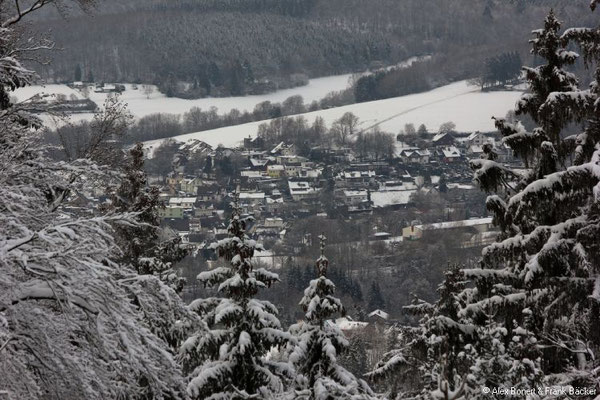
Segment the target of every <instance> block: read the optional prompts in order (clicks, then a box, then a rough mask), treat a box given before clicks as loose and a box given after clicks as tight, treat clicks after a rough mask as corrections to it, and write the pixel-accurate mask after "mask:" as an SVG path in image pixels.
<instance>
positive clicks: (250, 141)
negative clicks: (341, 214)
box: [244, 135, 265, 149]
mask: <svg viewBox="0 0 600 400" xmlns="http://www.w3.org/2000/svg"><path fill="white" fill-rule="evenodd" d="M264 142H265V141H264V139H263V138H261V137H260V136H255V137H252V136H250V135H248V137H247V138H244V148H245V149H260V148H262V147H263V145H264Z"/></svg>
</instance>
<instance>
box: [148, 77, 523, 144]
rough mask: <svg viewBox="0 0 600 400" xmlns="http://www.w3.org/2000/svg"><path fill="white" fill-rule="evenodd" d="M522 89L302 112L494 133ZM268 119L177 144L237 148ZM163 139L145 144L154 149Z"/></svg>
mask: <svg viewBox="0 0 600 400" xmlns="http://www.w3.org/2000/svg"><path fill="white" fill-rule="evenodd" d="M521 94H522V93H521V92H520V91H498V92H489V93H482V92H480V91H479V90H478V89H477V88H476V87H473V86H469V85H468V84H467V82H466V81H461V82H457V83H453V84H450V85H447V86H444V87H440V88H438V89H434V90H431V91H429V92H425V93H419V94H414V95H408V96H402V97H396V98H392V99H386V100H378V101H372V102H367V103H360V104H352V105H349V106H345V107H337V108H332V109H329V110H320V111H315V112H310V113H306V114H303V116H304V117H305V118H306V119H307V120H308V121H309V122H312V121H313V120H314V119H315V118H316V117H317V116H320V117H323V119H324V120H325V123H326V124H327V125H330V124H331V123H332V122H333V121H334V120H336V119H338V118H340V117H341V116H342V115H343V114H344V113H346V112H352V113H353V114H355V115H356V116H358V118H359V122H360V124H359V129H361V130H368V129H371V128H373V127H375V126H378V127H379V128H381V130H383V131H384V132H389V133H394V134H396V133H398V132H399V131H400V130H401V129H403V128H404V125H405V124H407V123H413V124H415V125H420V124H425V125H426V126H427V128H428V129H429V130H430V132H434V131H436V130H437V129H438V128H439V126H440V125H441V124H443V123H444V122H448V121H452V122H454V123H455V124H456V129H457V130H458V131H465V132H472V131H484V132H485V131H492V130H494V123H493V121H492V119H491V117H492V116H504V115H505V114H506V112H507V111H508V110H510V109H512V108H513V107H514V104H515V102H516V101H517V100H518V98H519V97H520V96H521ZM264 122H269V121H258V122H251V123H248V124H243V125H236V126H229V127H225V128H220V129H214V130H209V131H203V132H197V133H190V134H186V135H181V136H175V137H173V139H175V140H177V141H181V142H184V141H187V140H190V139H198V140H202V141H204V142H206V143H208V144H210V145H211V146H214V147H216V146H218V145H223V146H226V147H227V146H236V145H238V144H239V143H240V142H241V141H242V140H243V139H244V138H246V137H248V136H256V133H257V130H258V126H259V125H260V124H261V123H264ZM162 141H163V140H153V141H149V142H146V143H145V146H146V148H148V149H150V150H152V149H154V148H156V147H157V146H158V144H160V143H161V142H162Z"/></svg>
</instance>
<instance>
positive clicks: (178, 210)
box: [158, 205, 183, 219]
mask: <svg viewBox="0 0 600 400" xmlns="http://www.w3.org/2000/svg"><path fill="white" fill-rule="evenodd" d="M158 216H159V217H161V218H165V219H180V218H183V207H180V206H171V205H169V206H165V207H164V208H159V209H158Z"/></svg>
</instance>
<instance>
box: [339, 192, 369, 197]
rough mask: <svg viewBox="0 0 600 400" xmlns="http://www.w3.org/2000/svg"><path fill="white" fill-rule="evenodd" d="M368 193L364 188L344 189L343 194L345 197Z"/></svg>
mask: <svg viewBox="0 0 600 400" xmlns="http://www.w3.org/2000/svg"><path fill="white" fill-rule="evenodd" d="M367 195H368V193H367V191H366V190H344V196H346V197H358V196H361V197H362V196H367Z"/></svg>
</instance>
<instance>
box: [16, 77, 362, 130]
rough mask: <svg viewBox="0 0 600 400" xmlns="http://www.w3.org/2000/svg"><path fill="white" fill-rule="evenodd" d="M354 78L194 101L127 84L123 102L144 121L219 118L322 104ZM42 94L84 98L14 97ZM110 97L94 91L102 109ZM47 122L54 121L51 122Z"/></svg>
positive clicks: (64, 89)
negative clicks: (261, 107) (211, 113)
mask: <svg viewBox="0 0 600 400" xmlns="http://www.w3.org/2000/svg"><path fill="white" fill-rule="evenodd" d="M351 77H352V75H351V74H345V75H335V76H329V77H325V78H316V79H311V80H310V81H309V83H308V85H306V86H299V87H296V88H292V89H284V90H279V91H276V92H273V93H268V94H264V95H252V96H238V97H215V98H211V97H207V98H203V99H194V100H187V99H179V98H175V97H166V96H165V95H164V94H162V93H160V92H159V91H158V89H156V87H154V91H153V93H152V94H150V96H149V98H148V96H146V95H145V94H144V93H143V91H142V89H141V87H142V85H138V87H139V89H137V90H133V89H132V85H131V84H125V88H126V90H125V92H123V93H122V94H121V95H120V98H121V100H122V101H124V102H125V103H127V107H128V109H129V111H130V112H131V114H132V115H133V116H134V117H136V118H141V117H144V116H146V115H150V114H154V113H170V114H183V113H185V112H187V111H188V110H189V109H190V108H192V107H200V108H201V109H203V110H208V109H210V108H211V107H217V109H218V113H219V114H225V113H228V112H229V111H231V110H232V109H234V108H237V109H238V110H240V111H242V112H243V111H249V112H251V111H252V110H253V109H254V107H255V106H256V105H257V104H258V103H261V102H263V101H271V102H283V101H284V100H285V99H287V98H288V97H290V96H295V95H300V96H302V97H303V98H304V102H305V104H310V102H312V101H313V100H317V101H318V100H321V99H322V98H324V97H325V96H326V95H327V94H328V93H330V92H332V91H340V90H344V89H346V88H347V87H348V84H349V79H351ZM39 93H44V94H64V95H66V96H67V97H71V95H74V96H76V97H77V98H78V99H82V98H83V95H82V93H81V91H79V90H75V89H71V88H70V87H68V86H67V85H44V86H41V85H36V86H28V87H25V88H21V89H17V90H16V91H15V92H14V93H12V95H13V96H15V97H16V98H17V99H18V100H19V101H22V100H25V99H28V98H30V97H32V96H34V95H36V94H39ZM107 96H108V94H106V93H95V92H94V91H93V90H90V93H89V98H90V100H92V101H94V102H95V103H96V104H97V105H98V106H99V107H102V105H103V104H104V101H105V100H106V97H107ZM93 115H94V114H92V113H81V114H73V115H71V118H70V119H71V121H72V122H77V121H81V120H89V119H91V118H92V117H93ZM45 119H46V118H45ZM47 120H48V121H50V119H47Z"/></svg>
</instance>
